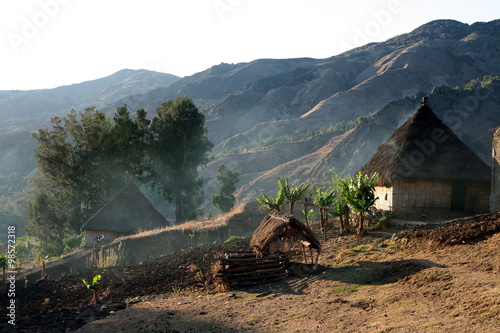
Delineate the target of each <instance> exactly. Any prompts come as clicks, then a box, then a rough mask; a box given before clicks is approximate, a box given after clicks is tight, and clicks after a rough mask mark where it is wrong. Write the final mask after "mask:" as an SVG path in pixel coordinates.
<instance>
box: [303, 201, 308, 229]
mask: <svg viewBox="0 0 500 333" xmlns="http://www.w3.org/2000/svg"><path fill="white" fill-rule="evenodd" d="M308 208H309V205H308V204H307V202H304V218H305V219H306V225H307V226H308V227H309V217H308V216H307V214H308V213H309V212H308V211H307V209H308Z"/></svg>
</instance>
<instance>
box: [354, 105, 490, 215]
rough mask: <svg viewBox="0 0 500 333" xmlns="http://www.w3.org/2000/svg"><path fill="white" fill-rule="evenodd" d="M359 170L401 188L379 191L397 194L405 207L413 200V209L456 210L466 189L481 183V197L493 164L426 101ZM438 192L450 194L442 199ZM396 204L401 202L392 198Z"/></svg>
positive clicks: (384, 184) (461, 205)
mask: <svg viewBox="0 0 500 333" xmlns="http://www.w3.org/2000/svg"><path fill="white" fill-rule="evenodd" d="M360 171H361V172H363V173H364V174H368V175H370V176H371V175H372V174H373V173H375V172H378V174H379V182H378V186H379V187H385V188H394V189H396V192H397V193H394V191H392V192H390V191H389V192H388V191H385V192H383V191H382V192H379V193H378V194H379V199H382V200H384V198H385V200H388V199H387V196H388V195H396V194H399V195H401V196H402V200H404V201H406V203H405V204H404V206H405V207H406V206H408V207H409V206H412V205H413V208H414V209H425V208H446V207H447V208H448V209H449V208H450V206H452V209H459V210H463V209H465V205H466V201H468V200H466V198H465V197H466V192H467V188H470V187H472V184H476V183H477V184H483V186H482V192H483V196H487V195H489V193H488V185H487V184H489V183H490V179H491V168H490V167H489V166H488V165H486V163H485V162H483V160H481V159H480V158H479V156H477V154H476V153H475V152H474V151H472V150H471V149H470V148H469V147H467V145H466V144H465V143H464V142H463V141H462V140H460V138H458V137H457V136H456V135H455V133H453V131H452V130H451V129H450V128H449V127H448V126H446V124H444V123H443V121H442V120H441V119H439V118H438V117H437V116H436V115H435V114H434V112H432V110H431V108H430V107H429V106H428V105H427V103H426V102H425V103H422V106H421V107H420V108H419V109H418V110H417V111H416V112H415V113H414V114H413V115H412V116H411V117H410V118H409V119H408V120H407V121H406V122H405V123H404V124H403V125H402V126H401V127H399V128H398V129H396V131H395V132H394V133H393V134H392V135H391V136H390V137H389V138H388V139H387V141H386V142H385V143H384V144H382V145H381V146H380V147H379V148H378V150H377V151H376V153H375V154H374V155H373V156H372V158H371V159H370V160H369V161H368V162H367V163H366V164H365V165H364V166H363V167H362V168H361V169H360ZM398 182H399V184H400V185H401V184H402V183H404V182H406V183H408V184H406V185H405V187H407V189H405V190H401V186H399V187H398V186H396V183H398ZM397 188H399V189H397ZM415 188H420V189H419V190H415ZM424 188H425V189H424ZM403 192H404V193H403ZM448 192H449V193H448ZM452 192H453V193H452ZM439 193H442V195H445V196H447V197H449V198H446V199H443V197H442V196H440V194H439ZM380 194H383V195H384V198H382V197H381V196H380ZM436 195H437V196H436ZM415 196H420V199H418V200H417V199H416V198H415ZM424 196H426V198H424ZM485 200H486V199H485ZM380 201H381V200H379V204H380ZM389 201H390V200H389ZM416 201H420V202H416ZM424 201H425V202H424ZM453 201H455V204H454V203H453ZM392 207H393V208H396V207H400V205H398V204H394V202H393V204H392ZM385 208H388V207H385Z"/></svg>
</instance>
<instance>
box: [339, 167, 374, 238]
mask: <svg viewBox="0 0 500 333" xmlns="http://www.w3.org/2000/svg"><path fill="white" fill-rule="evenodd" d="M378 179H379V178H378V174H377V173H374V174H373V175H372V176H371V177H368V175H364V174H363V173H362V172H358V174H357V175H356V177H352V176H349V178H347V179H344V180H342V181H341V182H340V187H341V189H342V197H343V199H344V200H345V201H346V202H347V204H348V205H349V207H350V208H351V209H352V210H353V211H355V212H357V213H359V224H358V230H357V237H358V238H359V237H362V236H363V234H364V229H363V224H364V218H365V214H366V212H368V210H369V209H370V208H371V207H372V206H373V205H374V204H375V201H377V199H378V198H376V197H375V184H376V183H377V182H378Z"/></svg>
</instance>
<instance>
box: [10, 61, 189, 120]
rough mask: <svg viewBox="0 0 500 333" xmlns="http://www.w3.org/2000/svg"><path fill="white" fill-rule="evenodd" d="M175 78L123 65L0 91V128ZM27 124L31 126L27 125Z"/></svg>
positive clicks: (109, 99) (113, 98)
mask: <svg viewBox="0 0 500 333" xmlns="http://www.w3.org/2000/svg"><path fill="white" fill-rule="evenodd" d="M177 80H179V77H177V76H175V75H171V74H164V73H158V72H152V71H147V70H131V69H124V70H121V71H119V72H116V73H114V74H112V75H109V76H106V77H104V78H101V79H97V80H92V81H86V82H82V83H78V84H72V85H68V86H62V87H58V88H54V89H39V90H25V91H22V90H2V91H0V123H1V126H0V129H9V128H16V127H19V126H25V127H28V128H30V129H36V128H33V126H34V125H36V124H40V123H39V122H38V121H46V120H47V119H50V117H53V116H59V115H64V114H66V113H68V112H69V111H70V110H71V109H75V110H81V109H84V108H86V107H89V106H96V107H99V108H100V107H103V106H105V105H108V104H110V103H112V102H114V101H116V100H119V99H122V98H124V97H125V96H131V95H143V94H146V93H147V92H149V91H151V90H154V89H157V88H160V87H168V86H170V85H171V84H172V83H174V82H176V81H177ZM30 125H31V126H30Z"/></svg>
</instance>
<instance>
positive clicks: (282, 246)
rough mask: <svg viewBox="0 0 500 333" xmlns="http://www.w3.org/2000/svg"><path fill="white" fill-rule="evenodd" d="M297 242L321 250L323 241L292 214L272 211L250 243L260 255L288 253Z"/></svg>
mask: <svg viewBox="0 0 500 333" xmlns="http://www.w3.org/2000/svg"><path fill="white" fill-rule="evenodd" d="M296 242H299V243H300V244H302V245H303V246H307V247H308V248H309V249H311V250H312V249H315V250H316V251H317V252H318V253H319V252H320V251H321V243H320V241H319V240H318V238H317V237H316V235H315V234H314V232H313V231H312V230H311V229H310V228H308V227H307V226H305V225H304V224H303V223H302V222H300V221H299V220H297V219H296V218H295V217H293V216H292V215H285V214H282V213H280V212H278V211H271V212H270V213H269V214H268V215H266V217H265V218H264V219H263V220H262V222H261V223H260V225H259V227H258V228H257V229H256V230H255V232H254V233H253V236H252V239H251V240H250V245H251V246H252V247H253V249H254V252H255V253H257V254H258V255H267V254H274V253H288V252H290V250H291V249H292V247H293V245H294V244H295V243H296Z"/></svg>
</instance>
